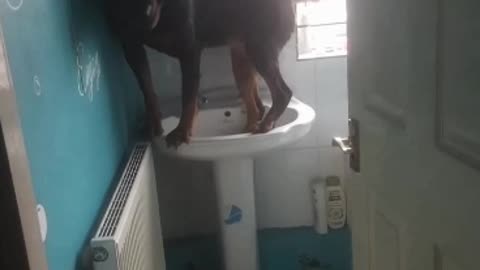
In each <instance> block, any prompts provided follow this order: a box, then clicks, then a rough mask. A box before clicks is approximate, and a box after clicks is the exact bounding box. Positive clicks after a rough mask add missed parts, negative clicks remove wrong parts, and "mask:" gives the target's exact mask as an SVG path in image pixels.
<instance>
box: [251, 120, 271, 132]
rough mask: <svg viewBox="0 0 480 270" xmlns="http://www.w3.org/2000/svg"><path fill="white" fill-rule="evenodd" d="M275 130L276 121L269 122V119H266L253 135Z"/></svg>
mask: <svg viewBox="0 0 480 270" xmlns="http://www.w3.org/2000/svg"><path fill="white" fill-rule="evenodd" d="M273 128H275V121H268V119H264V120H263V121H262V122H261V123H260V125H258V127H257V129H256V130H255V132H253V133H255V134H259V133H267V132H269V131H270V130H272V129H273Z"/></svg>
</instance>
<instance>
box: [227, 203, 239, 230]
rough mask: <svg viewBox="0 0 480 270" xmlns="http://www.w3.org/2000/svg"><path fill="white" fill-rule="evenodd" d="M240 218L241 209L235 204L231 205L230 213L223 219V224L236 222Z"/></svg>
mask: <svg viewBox="0 0 480 270" xmlns="http://www.w3.org/2000/svg"><path fill="white" fill-rule="evenodd" d="M241 220H242V209H240V208H239V207H238V206H236V205H232V207H231V208H230V213H229V214H228V217H227V218H226V219H225V224H227V225H232V224H235V223H238V222H240V221H241Z"/></svg>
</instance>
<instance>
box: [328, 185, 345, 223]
mask: <svg viewBox="0 0 480 270" xmlns="http://www.w3.org/2000/svg"><path fill="white" fill-rule="evenodd" d="M326 182H327V213H328V227H329V228H330V229H334V230H335V229H341V228H343V227H344V226H345V222H346V220H347V211H346V209H347V207H346V200H345V193H344V191H343V188H342V184H341V182H340V178H339V177H338V176H329V177H327V181H326Z"/></svg>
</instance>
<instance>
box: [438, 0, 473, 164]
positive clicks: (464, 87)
mask: <svg viewBox="0 0 480 270" xmlns="http://www.w3.org/2000/svg"><path fill="white" fill-rule="evenodd" d="M479 8H480V3H478V1H471V0H459V1H445V0H439V15H438V16H439V24H438V29H437V91H438V93H437V95H438V98H439V99H438V104H437V106H438V116H437V117H438V119H437V121H438V124H439V127H438V128H439V130H438V132H439V134H438V139H439V142H440V144H441V146H442V147H444V148H445V149H446V150H447V151H449V152H451V153H452V154H454V155H455V156H456V157H458V158H460V159H462V160H463V161H465V162H468V163H469V164H471V165H474V166H476V167H477V168H480V129H479V128H478V124H477V123H478V121H479V119H478V114H475V113H473V112H475V109H476V108H477V107H478V102H479V100H480V91H479V90H478V86H479V85H480V76H478V75H479V74H480V67H479V65H478V63H480V54H479V53H478V49H479V48H480V39H479V38H478V37H479V36H480V28H478V27H475V26H474V25H479V24H480V17H479V16H478V10H479Z"/></svg>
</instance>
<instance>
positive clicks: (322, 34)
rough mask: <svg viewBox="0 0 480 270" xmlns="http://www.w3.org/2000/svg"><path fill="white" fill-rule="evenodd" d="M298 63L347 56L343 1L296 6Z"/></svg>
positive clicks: (318, 0)
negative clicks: (299, 61)
mask: <svg viewBox="0 0 480 270" xmlns="http://www.w3.org/2000/svg"><path fill="white" fill-rule="evenodd" d="M296 9H297V12H296V13H297V19H296V24H297V50H298V60H306V59H314V58H324V57H335V56H344V55H347V24H346V22H347V10H346V0H304V1H302V2H298V3H296Z"/></svg>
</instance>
